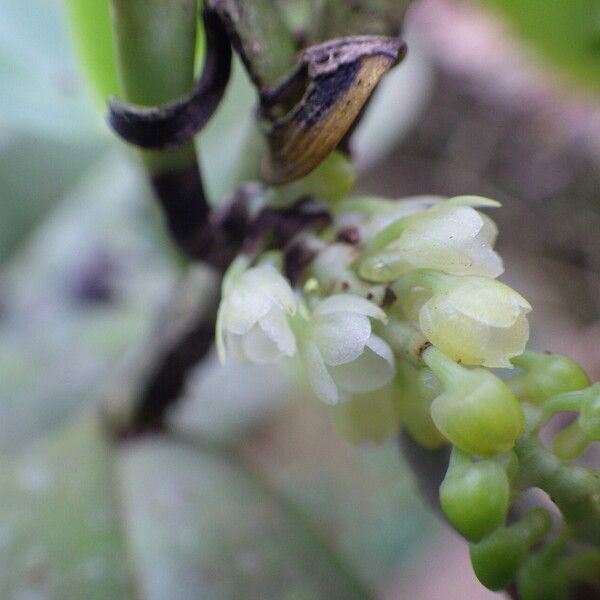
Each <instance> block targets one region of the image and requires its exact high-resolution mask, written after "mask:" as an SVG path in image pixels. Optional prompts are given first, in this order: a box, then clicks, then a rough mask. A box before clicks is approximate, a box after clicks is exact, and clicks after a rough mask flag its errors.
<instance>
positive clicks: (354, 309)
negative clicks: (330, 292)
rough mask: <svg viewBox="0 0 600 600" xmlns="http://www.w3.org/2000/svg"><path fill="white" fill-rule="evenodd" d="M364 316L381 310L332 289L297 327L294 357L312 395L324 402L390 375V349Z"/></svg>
mask: <svg viewBox="0 0 600 600" xmlns="http://www.w3.org/2000/svg"><path fill="white" fill-rule="evenodd" d="M369 318H373V319H378V320H379V321H385V320H386V315H385V313H384V312H383V311H382V310H381V309H380V308H379V307H378V306H377V305H375V304H373V303H372V302H369V301H368V300H365V299H364V298H361V297H360V296H354V295H353V294H338V295H334V296H330V297H328V298H326V299H325V300H322V301H321V302H320V303H319V304H318V305H317V306H316V308H315V309H314V310H313V312H312V315H310V318H309V320H308V323H307V324H306V326H305V327H304V328H303V331H302V334H301V336H300V340H299V341H300V346H299V352H300V356H301V358H302V362H303V364H304V368H305V370H306V375H307V377H308V380H309V382H310V384H311V386H312V388H313V390H314V392H315V394H316V395H317V396H318V397H319V398H320V399H321V400H323V401H324V402H326V403H328V404H335V403H337V402H339V401H340V400H343V399H345V398H346V397H347V396H348V395H349V394H353V393H364V392H370V391H372V390H375V389H378V388H381V387H383V386H384V385H386V384H387V383H389V381H390V380H391V379H392V377H393V375H394V359H393V355H392V351H391V349H390V347H389V346H388V345H387V344H386V343H385V342H384V341H383V340H382V339H381V338H380V337H378V336H376V335H374V334H373V333H372V329H371V322H370V321H369Z"/></svg>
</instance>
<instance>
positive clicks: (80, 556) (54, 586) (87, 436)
mask: <svg viewBox="0 0 600 600" xmlns="http://www.w3.org/2000/svg"><path fill="white" fill-rule="evenodd" d="M111 466H112V456H111V453H110V450H109V449H108V447H107V445H106V441H105V440H104V438H103V436H102V434H101V432H100V431H99V427H98V424H97V423H95V422H94V421H93V420H92V419H91V418H89V417H85V418H83V419H81V420H78V421H77V422H75V423H72V424H71V425H69V427H67V428H66V429H63V430H61V431H60V432H59V433H57V434H56V435H54V436H52V437H51V438H49V439H48V440H47V441H44V442H43V443H40V444H36V445H35V446H33V447H32V448H31V449H30V450H28V451H27V452H26V453H25V454H24V455H23V456H21V457H20V458H19V459H18V460H15V461H13V460H9V459H6V458H3V459H1V461H0V488H1V489H2V494H1V495H0V562H1V564H2V568H1V569H0V596H1V597H2V598H6V599H7V600H8V599H13V598H14V599H17V598H48V599H50V600H79V599H81V598H86V600H87V599H89V600H96V599H97V600H106V599H108V598H110V599H111V600H119V599H120V598H123V599H125V598H131V595H130V593H129V590H128V581H127V579H128V577H127V572H126V560H125V553H124V550H123V541H122V537H121V533H120V531H119V527H118V523H117V520H116V506H115V503H114V501H113V492H112V482H111Z"/></svg>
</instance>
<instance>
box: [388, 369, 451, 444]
mask: <svg viewBox="0 0 600 600" xmlns="http://www.w3.org/2000/svg"><path fill="white" fill-rule="evenodd" d="M396 369H397V370H396V379H395V380H394V383H395V387H396V389H397V396H396V400H395V404H396V407H397V411H398V414H399V416H400V422H401V423H402V426H403V427H404V429H405V430H406V431H407V432H408V434H409V435H410V436H411V437H412V438H413V439H414V440H415V441H416V442H418V443H419V444H420V445H421V446H423V447H425V448H428V449H430V450H434V449H436V448H440V447H441V446H443V445H444V444H446V443H447V440H446V438H445V437H444V436H443V435H442V434H441V433H440V432H439V430H438V428H437V427H436V426H435V424H434V422H433V420H432V418H431V403H432V401H433V400H434V399H435V398H436V397H437V396H439V395H440V393H441V392H442V387H441V385H440V382H439V381H438V379H437V377H436V376H435V375H434V374H433V372H432V371H431V370H430V369H417V368H415V367H414V366H413V365H412V364H410V363H409V362H408V361H400V362H399V364H398V365H397V367H396Z"/></svg>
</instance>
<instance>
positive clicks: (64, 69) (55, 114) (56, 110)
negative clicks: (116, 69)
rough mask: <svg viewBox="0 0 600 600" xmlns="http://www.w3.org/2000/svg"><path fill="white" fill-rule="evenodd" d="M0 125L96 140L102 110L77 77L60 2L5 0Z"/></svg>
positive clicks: (0, 31) (0, 1) (0, 2)
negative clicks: (15, 0)
mask: <svg viewBox="0 0 600 600" xmlns="http://www.w3.org/2000/svg"><path fill="white" fill-rule="evenodd" d="M0 15H2V17H1V18H0V55H1V56H2V60H1V61H0V126H1V127H2V129H4V130H6V131H11V132H17V131H24V132H25V131H26V132H30V133H31V134H34V135H35V136H36V137H42V136H52V137H59V138H60V139H84V138H85V139H95V138H98V137H99V135H100V134H101V133H102V132H103V131H105V129H104V125H103V124H102V117H101V114H100V113H99V112H98V111H97V109H96V107H94V105H93V102H92V101H91V98H90V97H89V96H88V95H87V90H86V88H85V86H83V85H82V84H81V81H80V80H79V78H78V67H77V65H76V64H75V61H74V60H73V58H72V55H71V50H70V47H69V40H68V35H67V31H66V27H65V19H64V15H63V14H62V12H61V11H60V5H59V3H58V1H57V0H29V1H28V2H27V3H23V2H14V1H13V0H0Z"/></svg>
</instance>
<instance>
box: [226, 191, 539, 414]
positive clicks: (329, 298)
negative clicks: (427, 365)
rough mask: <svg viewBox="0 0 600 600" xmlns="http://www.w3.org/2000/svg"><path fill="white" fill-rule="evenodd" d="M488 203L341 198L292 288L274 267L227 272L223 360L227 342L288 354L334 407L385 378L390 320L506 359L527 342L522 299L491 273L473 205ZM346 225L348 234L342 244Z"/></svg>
mask: <svg viewBox="0 0 600 600" xmlns="http://www.w3.org/2000/svg"><path fill="white" fill-rule="evenodd" d="M496 205H497V203H496V202H494V201H491V200H487V199H484V198H479V197H471V196H463V197H457V198H452V199H449V200H444V199H442V198H439V197H418V198H410V199H406V200H403V201H389V200H383V199H374V198H362V199H360V198H359V199H354V200H349V201H345V202H342V203H340V204H338V206H337V208H336V217H335V224H334V228H335V229H337V230H338V231H339V232H340V233H341V235H338V237H337V239H333V240H328V239H327V236H323V238H322V239H319V240H318V243H317V244H313V246H316V247H318V251H317V252H316V256H315V257H314V260H313V261H312V263H311V264H310V265H309V266H308V268H307V269H306V272H305V274H304V279H303V280H302V282H301V285H299V286H298V287H297V289H296V290H292V287H291V284H290V283H289V281H288V280H287V279H286V277H285V275H284V274H283V273H282V272H280V271H278V270H277V268H276V267H275V266H274V265H273V264H272V263H266V262H263V263H256V264H254V266H247V268H245V269H240V268H239V265H237V264H236V266H235V267H234V268H233V269H232V271H231V272H230V274H229V275H228V277H227V278H226V285H224V289H223V302H222V305H221V309H220V311H219V323H218V333H217V337H218V340H219V344H218V345H219V349H220V353H221V356H222V357H223V356H224V354H225V349H227V350H228V351H229V352H231V353H232V354H233V355H234V356H236V357H237V358H238V359H241V360H244V361H249V362H254V363H259V364H266V363H273V362H276V361H278V360H280V359H283V358H286V357H288V358H291V357H296V356H297V357H299V359H300V362H301V363H302V364H303V366H304V368H305V371H306V375H307V378H308V380H309V382H310V384H311V386H312V388H313V390H314V392H315V393H316V395H317V396H318V397H319V398H321V399H322V400H323V401H325V402H326V403H328V404H336V403H339V402H340V401H342V400H344V399H347V398H348V397H349V396H350V395H352V394H360V393H365V392H370V391H373V390H375V389H378V388H381V387H384V386H385V385H387V384H388V383H389V382H390V380H391V379H392V378H393V377H394V374H395V372H396V367H397V361H396V360H395V359H394V354H393V352H392V350H391V348H390V345H391V346H392V347H394V348H396V354H398V351H397V346H398V342H397V340H395V339H392V338H393V337H394V336H393V333H391V329H389V330H388V328H386V327H385V324H386V323H387V321H388V319H389V318H390V317H391V318H393V319H396V320H400V321H402V322H405V323H413V324H414V325H415V327H416V328H417V329H418V330H419V331H420V333H421V334H422V335H423V336H424V338H425V341H427V342H429V343H431V344H433V345H434V346H436V347H437V348H439V349H440V350H441V351H442V352H444V353H445V354H446V355H447V356H448V357H450V358H451V359H453V360H457V361H460V362H462V363H464V364H467V365H481V366H487V367H510V366H511V364H510V359H511V358H512V357H514V356H518V355H519V354H521V353H522V352H523V350H524V348H525V343H526V341H527V337H528V326H527V319H526V317H525V315H526V313H527V312H528V311H529V310H530V309H531V307H530V306H529V304H528V303H527V301H526V300H525V299H524V298H522V297H521V296H520V295H519V294H517V293H516V292H514V291H513V290H512V289H510V288H509V287H507V286H505V285H503V284H501V283H499V282H498V281H496V280H495V278H496V277H497V276H498V275H499V274H500V273H501V272H502V270H503V266H502V260H501V258H500V257H499V255H498V254H497V253H496V252H495V251H494V249H493V245H494V242H495V239H496V235H497V229H496V226H495V225H494V223H493V221H492V220H491V219H490V218H489V217H488V216H487V215H485V214H483V213H481V212H480V211H478V210H477V208H481V207H493V206H496ZM344 231H345V232H348V231H352V232H353V233H354V237H353V238H352V239H351V240H350V241H344V240H345V238H344V235H343V233H344ZM374 327H377V330H378V332H379V333H378V334H376V333H375V332H374V331H373V328H374Z"/></svg>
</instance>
